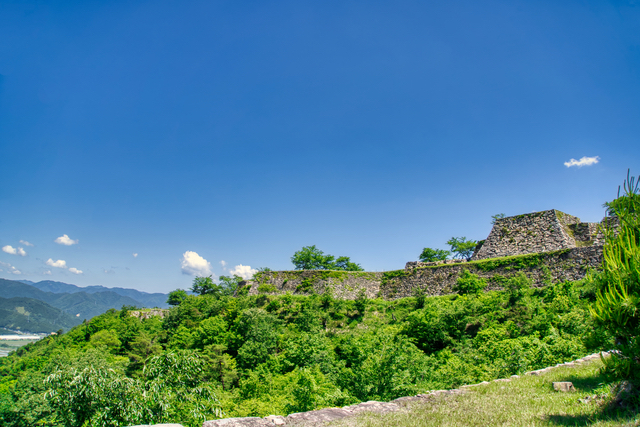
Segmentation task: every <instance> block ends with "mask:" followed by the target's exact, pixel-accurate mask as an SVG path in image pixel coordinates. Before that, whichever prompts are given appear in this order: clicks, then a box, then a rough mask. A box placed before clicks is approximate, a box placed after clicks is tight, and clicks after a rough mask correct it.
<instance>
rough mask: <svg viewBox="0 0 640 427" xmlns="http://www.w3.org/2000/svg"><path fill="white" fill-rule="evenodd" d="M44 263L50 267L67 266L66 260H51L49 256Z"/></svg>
mask: <svg viewBox="0 0 640 427" xmlns="http://www.w3.org/2000/svg"><path fill="white" fill-rule="evenodd" d="M46 264H47V265H48V266H50V267H56V268H67V261H65V260H63V259H59V260H57V261H54V260H52V259H51V258H49V259H48V260H47V262H46Z"/></svg>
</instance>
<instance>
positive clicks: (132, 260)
mask: <svg viewBox="0 0 640 427" xmlns="http://www.w3.org/2000/svg"><path fill="white" fill-rule="evenodd" d="M583 157H588V158H593V157H597V158H598V159H597V160H598V162H597V163H593V164H591V165H585V166H572V167H567V166H565V164H564V163H565V162H569V161H570V160H571V159H576V160H579V159H581V158H583ZM639 160H640V3H638V2H637V1H617V2H606V1H593V2H590V1H563V2H558V1H540V0H536V1H512V0H510V1H506V0H505V1H432V2H423V1H387V2H383V1H378V2H375V1H326V2H308V1H303V0H297V1H279V2H270V1H263V2H251V1H246V2H235V1H162V0H154V1H126V2H125V1H108V2H107V1H89V0H83V1H67V2H63V1H48V2H43V1H37V2H30V1H15V2H14V1H2V0H0V165H1V166H0V247H2V248H3V250H2V252H0V263H1V264H0V269H1V270H2V271H0V277H4V278H11V279H27V280H33V281H39V280H58V281H63V282H67V283H74V284H77V285H80V286H86V285H104V286H110V287H112V286H122V287H132V288H137V289H140V290H144V291H148V292H168V291H171V290H173V289H176V288H187V287H189V286H190V284H191V282H192V280H193V277H194V276H193V274H199V273H203V272H204V273H207V272H210V273H211V274H213V275H214V276H218V275H220V274H229V273H230V272H231V271H236V272H243V274H250V269H255V268H257V267H270V268H272V269H291V268H292V264H291V262H290V257H291V255H292V254H293V253H294V252H295V251H296V250H298V249H300V248H301V247H303V246H307V245H314V244H315V245H317V246H318V247H319V248H320V249H322V250H323V251H325V252H327V253H330V254H334V255H337V256H339V255H346V256H350V257H351V259H352V260H353V261H355V262H358V263H360V264H362V266H363V267H364V268H365V269H366V270H369V271H382V270H393V269H399V268H403V266H404V264H405V262H407V261H410V260H416V259H417V257H418V255H419V253H420V252H421V250H422V248H423V247H425V246H429V247H439V248H446V244H445V242H446V241H447V240H448V239H449V238H450V237H452V236H465V237H467V238H470V239H477V240H479V239H483V238H485V237H486V236H487V235H488V233H489V231H490V228H491V224H490V222H491V215H493V214H496V213H501V212H502V213H505V214H507V215H517V214H521V213H526V212H532V211H539V210H545V209H551V208H555V209H559V210H562V211H564V212H567V213H570V214H573V215H576V216H579V217H580V218H582V219H583V220H584V221H599V220H600V219H601V218H602V216H603V213H604V212H603V209H602V203H603V202H605V201H607V200H611V199H612V198H613V197H615V194H616V191H617V186H618V185H619V184H620V183H621V182H622V181H623V179H624V177H625V175H626V172H627V169H628V168H631V172H632V173H634V174H636V175H637V174H640V167H639V166H640V162H639ZM64 236H66V237H64ZM60 238H61V239H60ZM56 241H57V242H56ZM24 242H29V243H30V244H31V245H33V246H29V245H27V244H26V243H24ZM20 248H22V249H20ZM134 254H137V256H134ZM61 261H63V262H64V263H62V262H61ZM222 261H224V262H225V265H224V266H223V265H222V264H221V262H222ZM240 265H241V266H243V267H242V268H240V269H236V267H237V266H240ZM17 272H20V274H17Z"/></svg>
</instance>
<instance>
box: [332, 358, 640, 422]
mask: <svg viewBox="0 0 640 427" xmlns="http://www.w3.org/2000/svg"><path fill="white" fill-rule="evenodd" d="M601 366H602V362H601V361H600V360H596V361H591V362H588V363H584V364H582V365H577V366H575V367H574V366H572V367H559V368H556V369H553V370H552V371H550V372H548V373H545V374H544V375H542V376H522V377H520V378H513V379H512V380H511V381H510V382H492V383H490V384H487V385H481V386H477V387H471V388H467V389H466V393H464V394H459V395H443V394H441V395H434V396H432V397H430V398H428V399H426V400H425V401H424V403H423V402H420V403H416V404H414V405H413V406H410V407H409V408H408V409H407V410H405V411H401V412H398V413H391V414H386V415H375V414H371V413H369V414H363V415H360V416H358V417H353V418H349V419H344V420H341V421H340V422H337V423H334V424H332V426H335V427H338V426H358V427H368V426H380V425H389V426H401V427H404V426H407V427H409V426H420V427H423V426H586V425H589V426H640V414H638V411H637V407H636V408H635V409H634V408H630V407H627V408H623V407H620V405H612V404H611V401H612V399H613V396H612V394H611V388H612V386H613V384H611V383H610V382H607V380H606V379H605V378H604V377H603V376H602V375H601V374H600V373H599V368H600V367H601ZM554 381H571V382H573V385H574V387H575V388H576V391H575V392H573V393H562V392H556V391H554V390H553V386H552V383H553V382H554Z"/></svg>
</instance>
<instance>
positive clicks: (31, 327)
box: [0, 279, 168, 332]
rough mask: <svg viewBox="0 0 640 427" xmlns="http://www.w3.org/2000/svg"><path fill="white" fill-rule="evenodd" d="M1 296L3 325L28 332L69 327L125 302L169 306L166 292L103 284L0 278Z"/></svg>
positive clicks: (135, 304)
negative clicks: (84, 284)
mask: <svg viewBox="0 0 640 427" xmlns="http://www.w3.org/2000/svg"><path fill="white" fill-rule="evenodd" d="M0 295H1V296H2V298H0V300H2V301H0V327H6V328H9V329H20V330H22V331H29V332H45V331H46V332H52V331H56V330H58V329H68V328H69V327H71V326H74V325H76V324H78V323H80V322H82V320H84V319H87V320H88V319H90V318H92V317H94V316H97V315H98V314H101V313H104V312H105V311H107V310H109V309H110V308H115V309H120V308H122V306H125V305H127V306H136V307H139V308H143V307H160V308H166V307H168V305H167V303H166V301H167V294H162V293H153V294H150V293H146V292H141V291H137V290H135V289H125V288H105V287H104V286H89V287H86V288H81V287H79V286H75V285H70V284H68V283H62V282H53V281H49V280H46V281H42V282H37V283H34V282H31V281H28V280H20V281H16V280H6V279H0ZM29 300H31V301H29ZM24 312H28V313H29V314H28V315H25V314H24Z"/></svg>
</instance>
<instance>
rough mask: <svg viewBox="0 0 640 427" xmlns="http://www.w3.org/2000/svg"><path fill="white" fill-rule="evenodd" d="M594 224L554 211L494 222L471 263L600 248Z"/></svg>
mask: <svg viewBox="0 0 640 427" xmlns="http://www.w3.org/2000/svg"><path fill="white" fill-rule="evenodd" d="M601 237H602V236H601V235H600V234H598V224H596V223H582V222H580V218H577V217H575V216H572V215H567V214H565V213H563V212H560V211H558V210H555V209H551V210H548V211H542V212H534V213H530V214H524V215H517V216H512V217H508V218H501V219H498V220H496V223H495V224H494V226H493V228H492V230H491V233H490V234H489V237H487V239H486V240H485V242H484V244H483V245H482V247H480V249H479V250H478V252H477V253H476V254H474V256H473V259H474V260H479V259H486V258H496V257H504V256H512V255H522V254H531V253H539V252H547V251H557V250H561V249H570V248H575V247H584V246H590V245H593V244H601V243H602V242H601Z"/></svg>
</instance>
